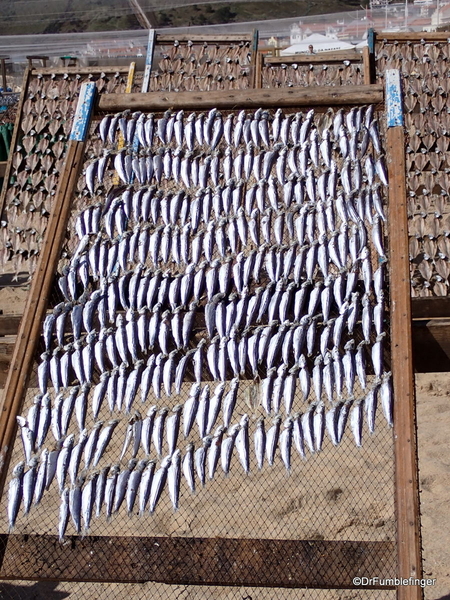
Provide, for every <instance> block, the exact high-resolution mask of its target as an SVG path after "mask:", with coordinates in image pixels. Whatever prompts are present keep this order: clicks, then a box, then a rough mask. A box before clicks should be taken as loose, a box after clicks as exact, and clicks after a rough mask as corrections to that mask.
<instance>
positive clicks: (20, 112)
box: [0, 67, 30, 218]
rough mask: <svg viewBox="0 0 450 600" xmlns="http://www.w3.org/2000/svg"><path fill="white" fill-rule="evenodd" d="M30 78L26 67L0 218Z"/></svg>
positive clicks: (1, 199) (4, 184) (12, 138)
mask: <svg viewBox="0 0 450 600" xmlns="http://www.w3.org/2000/svg"><path fill="white" fill-rule="evenodd" d="M29 77H30V69H29V68H28V67H26V69H25V72H24V75H23V80H22V93H21V95H20V100H19V104H18V106H17V113H16V120H15V122H14V131H13V134H12V137H11V144H10V152H9V155H8V160H7V161H6V168H5V173H4V178H5V181H4V183H3V186H2V190H1V193H0V218H1V216H2V214H3V210H4V207H5V199H6V192H7V189H8V182H9V180H10V177H11V174H12V168H13V167H12V160H13V155H14V151H15V149H16V146H17V141H18V137H19V132H20V131H21V128H20V123H21V121H22V113H23V105H24V103H25V99H26V97H27V93H28V80H29Z"/></svg>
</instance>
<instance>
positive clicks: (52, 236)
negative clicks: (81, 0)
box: [0, 83, 96, 496]
mask: <svg viewBox="0 0 450 600" xmlns="http://www.w3.org/2000/svg"><path fill="white" fill-rule="evenodd" d="M95 90H96V87H95V83H85V84H83V85H82V87H81V90H80V97H79V100H78V107H77V111H76V114H75V118H74V123H73V126H72V133H71V135H70V138H69V143H68V146H67V153H66V158H65V163H64V167H63V170H62V172H61V174H60V178H59V183H58V188H57V190H56V195H55V198H54V201H53V208H52V212H51V214H50V217H49V220H48V225H47V229H46V232H45V238H44V241H43V244H42V247H41V251H40V255H39V261H38V265H37V269H36V272H35V273H34V275H33V281H32V284H31V289H30V292H29V294H28V300H27V304H26V307H25V311H24V318H23V319H22V321H21V323H20V328H19V332H18V335H17V341H16V345H15V347H14V353H13V356H12V360H11V365H10V368H9V372H8V378H7V380H6V385H5V388H6V389H5V395H4V398H3V402H2V403H1V404H0V496H1V494H2V492H3V487H4V485H5V480H6V473H7V468H8V463H9V459H10V456H11V452H12V447H13V444H14V437H15V433H16V428H17V424H16V416H17V415H18V414H19V412H20V410H21V408H22V403H23V398H24V395H25V392H26V390H27V385H28V379H29V377H30V373H31V369H32V367H33V360H34V357H35V352H36V347H37V344H38V341H39V336H40V333H41V326H42V319H43V317H44V315H45V310H46V308H47V300H48V296H49V294H50V291H51V287H52V282H53V278H54V276H55V272H56V268H57V265H58V261H59V256H60V252H61V247H62V244H63V241H64V238H65V234H66V228H67V221H68V219H69V215H70V206H71V200H72V194H73V190H74V189H75V187H76V183H77V179H78V175H79V171H80V168H81V166H82V164H83V155H84V148H85V141H86V137H87V130H88V126H89V121H90V117H91V113H92V107H93V104H94V97H95Z"/></svg>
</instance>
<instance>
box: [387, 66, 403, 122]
mask: <svg viewBox="0 0 450 600" xmlns="http://www.w3.org/2000/svg"><path fill="white" fill-rule="evenodd" d="M384 77H385V84H386V99H387V98H389V102H386V122H387V126H388V127H399V126H402V125H403V111H402V99H401V92H400V89H401V88H400V71H399V70H398V69H386V71H385V75H384Z"/></svg>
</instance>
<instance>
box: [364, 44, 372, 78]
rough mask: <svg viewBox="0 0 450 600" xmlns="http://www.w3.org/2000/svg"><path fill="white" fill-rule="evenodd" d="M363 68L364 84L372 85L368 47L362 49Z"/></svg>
mask: <svg viewBox="0 0 450 600" xmlns="http://www.w3.org/2000/svg"><path fill="white" fill-rule="evenodd" d="M363 67H364V84H365V85H370V84H371V83H372V72H371V71H372V70H371V67H370V52H369V46H365V47H364V48H363Z"/></svg>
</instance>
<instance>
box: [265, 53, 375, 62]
mask: <svg viewBox="0 0 450 600" xmlns="http://www.w3.org/2000/svg"><path fill="white" fill-rule="evenodd" d="M362 59H363V56H362V54H361V52H359V51H357V50H342V51H340V52H318V53H317V54H292V55H289V56H266V57H265V63H266V64H269V65H280V64H286V65H290V64H292V63H296V64H299V65H300V64H306V65H310V64H311V65H312V64H316V63H319V64H328V63H336V62H337V63H340V62H344V60H350V61H351V62H362Z"/></svg>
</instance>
